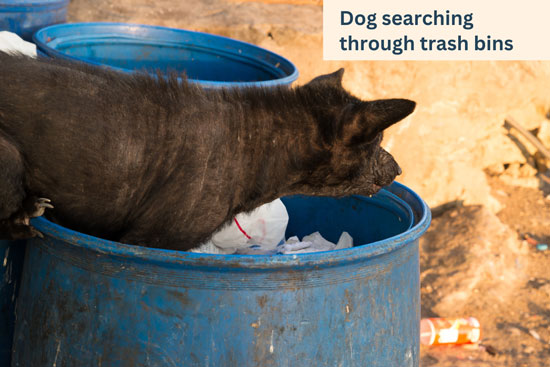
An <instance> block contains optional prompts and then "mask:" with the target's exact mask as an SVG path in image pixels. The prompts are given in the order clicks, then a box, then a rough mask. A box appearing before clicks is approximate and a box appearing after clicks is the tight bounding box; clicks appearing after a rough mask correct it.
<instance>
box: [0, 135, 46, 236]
mask: <svg viewBox="0 0 550 367" xmlns="http://www.w3.org/2000/svg"><path fill="white" fill-rule="evenodd" d="M46 208H53V206H52V205H51V204H50V201H49V200H48V199H43V198H36V197H32V196H31V197H27V194H26V192H25V186H24V164H23V159H22V157H21V154H20V152H19V150H18V149H17V147H16V146H15V145H14V144H13V143H12V142H11V141H10V140H8V139H7V138H5V137H3V136H2V135H0V239H7V240H15V239H24V238H30V237H34V236H41V234H40V232H38V231H37V230H36V229H34V228H33V227H32V226H31V225H30V222H29V219H30V218H33V217H37V216H40V215H42V214H43V213H44V210H45V209H46Z"/></svg>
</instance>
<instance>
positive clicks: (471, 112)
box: [69, 0, 550, 367]
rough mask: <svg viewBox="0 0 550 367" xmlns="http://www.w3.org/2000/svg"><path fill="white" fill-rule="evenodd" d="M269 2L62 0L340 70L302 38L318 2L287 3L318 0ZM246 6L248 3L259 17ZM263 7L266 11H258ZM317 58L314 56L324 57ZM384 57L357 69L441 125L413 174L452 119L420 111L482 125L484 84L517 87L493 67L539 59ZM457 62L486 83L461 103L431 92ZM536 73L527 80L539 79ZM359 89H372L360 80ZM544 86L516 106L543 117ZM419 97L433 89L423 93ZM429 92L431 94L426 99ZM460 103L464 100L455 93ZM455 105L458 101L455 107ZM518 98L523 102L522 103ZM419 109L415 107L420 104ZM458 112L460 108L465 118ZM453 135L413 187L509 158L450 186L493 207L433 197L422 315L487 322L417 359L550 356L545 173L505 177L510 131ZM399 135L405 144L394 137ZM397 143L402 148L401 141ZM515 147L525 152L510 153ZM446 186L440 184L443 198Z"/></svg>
mask: <svg viewBox="0 0 550 367" xmlns="http://www.w3.org/2000/svg"><path fill="white" fill-rule="evenodd" d="M265 2H266V1H264V3H265ZM267 2H269V1H267ZM276 2H277V3H280V4H278V5H277V7H271V8H267V7H265V6H264V5H265V4H262V3H260V2H257V3H256V2H254V1H246V2H238V1H228V2H225V3H224V2H223V1H220V0H201V1H198V2H189V1H188V2H176V1H175V0H161V1H157V2H147V1H143V0H141V1H140V0H120V1H109V0H96V1H88V0H72V1H71V5H70V8H69V21H116V22H134V23H146V24H157V25H164V26H172V27H181V28H187V29H195V30H202V31H210V32H212V33H217V34H222V35H226V36H231V37H234V38H239V39H242V40H245V41H248V42H252V43H256V44H260V45H262V46H264V47H267V48H270V49H272V50H273V51H275V52H283V50H284V49H285V47H290V48H288V49H287V50H286V52H283V54H285V55H289V56H287V57H290V58H291V59H292V60H293V61H295V62H296V63H297V64H298V66H299V69H300V72H301V74H302V77H305V78H309V77H310V75H311V74H312V73H313V72H314V71H313V70H314V69H315V72H317V70H320V69H321V68H333V69H335V66H332V64H330V66H327V65H328V64H327V63H324V64H322V65H324V66H322V67H321V66H318V65H316V64H315V61H314V60H315V59H321V56H319V55H320V50H319V49H314V50H313V49H308V48H307V47H302V46H301V45H305V44H306V41H307V42H310V40H312V39H313V40H315V42H313V43H312V44H313V45H318V44H319V42H320V39H321V38H320V33H319V32H320V25H321V17H320V12H319V11H318V9H316V8H314V5H311V6H310V5H306V6H302V7H300V8H299V9H296V8H292V9H291V8H290V6H291V4H314V3H318V2H317V1H292V0H288V1H276ZM191 4H193V5H191ZM228 4H229V5H228ZM290 11H292V12H293V13H292V14H293V17H289V16H288V12H290ZM198 14H200V15H198ZM247 14H248V16H247ZM250 14H254V17H252V16H251V15H250ZM262 17H264V18H265V19H267V21H268V22H271V25H267V26H266V25H264V24H260V23H261V20H258V19H260V18H262ZM264 18H262V19H263V20H265V19H264ZM252 19H254V21H253V20H252ZM289 19H300V20H302V22H300V24H298V25H296V24H294V25H292V24H290V23H289V22H290V21H289ZM306 19H309V21H306ZM273 23H277V26H273ZM311 37H317V38H311ZM299 42H300V47H295V46H294V48H292V47H293V46H292V44H297V43H299ZM289 45H290V46H289ZM311 55H314V56H311ZM304 60H306V61H304ZM312 60H313V61H312ZM319 65H321V61H320V62H319ZM373 65H374V64H373ZM376 65H380V64H376ZM384 65H385V68H384V69H382V68H377V67H371V68H368V67H367V71H365V72H364V73H371V74H370V75H369V76H368V78H370V79H369V80H370V81H371V82H372V83H371V84H368V85H367V86H371V85H377V86H378V89H376V90H377V91H378V92H380V91H382V92H383V91H386V92H387V91H388V90H390V91H391V90H393V89H396V88H397V87H395V85H397V86H398V87H399V90H403V91H408V93H409V92H410V93H414V94H415V96H413V97H414V98H415V99H416V98H417V97H418V98H419V99H420V103H419V106H420V107H421V106H422V104H424V105H428V107H429V108H430V109H432V110H433V111H432V110H429V109H425V110H424V115H422V116H423V117H422V118H423V119H424V121H423V122H424V123H425V124H426V125H424V127H422V126H421V127H419V128H418V131H419V132H418V135H417V136H419V137H420V138H423V139H424V140H423V141H422V143H423V144H425V143H426V142H427V141H428V140H430V141H432V140H434V139H431V138H429V136H430V134H432V135H433V134H437V137H438V139H439V140H438V139H435V142H434V143H433V145H431V146H429V147H427V148H422V147H421V146H415V147H416V148H418V149H416V150H418V151H419V152H420V153H419V154H420V157H422V156H424V158H416V157H415V159H417V161H412V163H410V164H406V163H405V165H404V166H402V167H403V168H404V170H406V171H407V172H408V174H409V177H411V178H410V180H411V182H413V181H414V179H415V177H414V176H412V173H414V165H415V164H420V163H421V161H422V160H427V159H428V158H427V154H428V153H431V154H435V153H434V149H435V148H434V147H447V146H449V144H450V143H451V141H450V140H449V139H447V140H445V139H446V138H445V135H442V134H443V133H442V131H443V130H442V129H451V122H448V123H447V125H444V124H439V125H437V124H434V126H435V127H434V128H433V129H432V130H429V129H430V128H429V127H428V125H427V120H428V118H429V117H430V116H431V117H432V118H433V120H434V121H439V120H441V121H448V119H449V117H450V116H452V115H453V114H454V115H457V114H463V115H460V116H459V117H457V119H462V120H463V121H465V122H470V121H471V122H472V123H471V126H474V128H475V129H477V126H478V125H479V123H478V122H479V121H480V120H483V119H485V116H486V115H482V114H481V112H480V111H487V106H485V105H483V103H484V102H483V99H481V97H483V94H482V93H483V90H484V89H489V87H488V86H490V85H491V83H494V85H495V86H496V87H495V91H492V92H491V93H494V96H493V95H488V96H487V100H491V101H503V102H502V103H503V104H504V103H507V102H506V100H508V101H515V100H517V98H516V97H515V95H512V94H509V95H507V96H505V97H506V98H504V97H503V96H502V95H500V92H501V91H502V92H503V93H504V92H506V91H509V93H512V92H510V91H514V88H507V87H508V84H509V83H508V82H507V81H500V80H496V79H497V75H499V74H503V73H500V72H499V70H504V69H498V68H505V67H514V68H516V69H517V70H515V69H513V70H512V69H509V70H512V72H513V73H517V75H521V78H520V77H518V78H517V80H519V81H520V82H521V84H520V85H522V86H527V85H528V83H527V82H529V81H530V80H531V79H529V75H530V74H532V75H534V76H536V68H537V67H541V68H542V67H543V66H544V65H539V64H529V65H523V64H521V65H519V64H518V65H519V66H516V65H515V64H513V65H512V64H495V63H478V64H467V63H460V64H458V63H457V64H453V65H451V64H445V63H440V64H433V65H432V64H426V63H424V64H422V63H417V64H410V63H409V64H407V69H409V68H410V69H411V70H413V71H414V75H413V76H412V77H411V78H409V82H408V84H407V83H402V82H401V79H403V78H404V75H405V76H406V74H404V72H403V71H402V70H401V68H402V64H398V63H393V64H384ZM455 65H456V66H457V67H455ZM347 68H348V70H349V69H351V72H354V65H351V66H347ZM457 68H458V69H460V70H462V71H465V70H466V71H467V73H466V72H465V73H463V74H465V75H466V74H471V75H474V76H476V75H478V76H479V77H481V78H486V79H482V80H481V82H482V83H484V85H483V87H481V88H478V89H476V90H475V91H473V92H472V93H470V94H468V95H466V94H464V97H463V98H462V100H460V103H459V102H458V101H459V98H458V97H456V101H457V102H456V103H455V102H453V101H451V100H450V99H449V102H444V101H438V99H441V98H442V96H443V93H433V92H432V89H434V86H439V84H441V85H443V84H444V83H445V80H447V79H449V78H451V77H452V78H455V80H454V82H453V83H454V84H455V85H457V87H456V90H457V92H456V93H458V89H459V88H458V84H460V83H461V81H460V80H458V79H456V78H458V76H459V75H460V73H459V72H458V71H460V70H458V69H457ZM432 69H433V71H432ZM463 69H464V70H463ZM492 69H494V70H495V71H494V74H491V75H489V76H487V75H486V74H487V70H492ZM523 69H525V70H523ZM379 70H380V71H379ZM448 70H452V71H454V70H458V71H456V73H454V72H448ZM506 70H508V69H506ZM440 71H441V73H442V75H444V77H443V79H441V81H440V76H436V77H434V80H433V83H435V84H428V83H426V84H425V87H424V89H425V90H422V88H423V87H422V85H423V84H421V79H422V78H423V77H424V76H426V75H428V76H429V75H431V74H433V73H435V72H440ZM355 72H356V73H359V74H357V75H361V76H362V75H363V74H361V73H363V71H358V67H357V68H356V70H355ZM476 73H477V74H476ZM520 73H522V74H520ZM524 74H525V75H527V76H524ZM445 75H447V76H448V78H447V77H446V76H445ZM534 76H533V78H534V79H533V80H535V79H537V78H535V77H534ZM476 78H477V76H476ZM493 79H495V80H496V81H494V80H493ZM464 80H465V82H463V85H462V89H467V88H469V87H470V84H468V83H469V80H470V79H464ZM369 83H370V82H369ZM499 83H501V84H499ZM402 84H404V86H403V85H402ZM546 86H547V84H545V88H546ZM361 88H362V89H368V88H366V87H365V86H364V85H363V86H361ZM392 88H393V89H392ZM515 89H517V88H515ZM526 91H527V92H529V91H530V90H528V89H526ZM520 92H521V91H520ZM527 92H526V93H527ZM369 93H370V92H369ZM430 93H431V94H430ZM518 93H519V92H518ZM447 94H449V95H451V94H453V95H454V94H455V91H454V89H453V88H451V89H449V92H448V93H447ZM546 95H548V93H546ZM546 95H545V96H542V97H540V96H528V95H527V96H526V97H525V100H526V102H524V104H523V105H521V106H520V107H522V106H527V103H530V105H532V106H535V107H536V108H534V107H533V108H532V110H533V111H534V112H533V113H537V114H540V116H541V119H544V112H543V111H541V109H542V107H541V106H543V103H542V102H540V101H542V100H545V99H547V98H548V96H546ZM426 96H431V97H429V98H427V97H426ZM380 97H383V96H380ZM380 97H378V98H380ZM432 97H433V99H431V98H432ZM449 98H455V97H453V96H451V97H449ZM422 102H423V103H422ZM462 102H465V103H464V104H462ZM455 106H458V107H456V109H455ZM516 107H517V106H516ZM436 108H440V109H441V112H437V111H439V110H437V111H436ZM493 108H494V109H502V110H503V107H501V106H497V107H495V106H493ZM516 109H517V110H518V111H520V110H519V107H517V108H516ZM434 111H435V112H434ZM420 112H421V113H422V111H421V110H420ZM490 112H491V111H490ZM502 112H503V113H504V112H506V111H504V110H503V111H502ZM484 113H485V112H484ZM457 116H458V115H457ZM464 116H466V117H465V118H464ZM499 123H500V122H499ZM414 126H415V125H414V124H413V125H412V127H411V129H413V128H415V127H414ZM469 126H470V125H469ZM399 129H401V128H399ZM422 129H424V130H422ZM463 130H464V129H463ZM466 130H467V129H466ZM403 131H404V132H403V134H404V135H406V134H407V131H405V130H403ZM411 131H412V130H411ZM448 131H449V134H448V135H449V136H452V137H455V136H456V134H458V133H462V131H460V130H457V131H456V132H454V131H452V130H448ZM487 131H488V132H486V133H483V134H480V136H482V138H483V139H485V137H486V136H497V135H498V134H497V133H498V132H499V130H498V127H497V128H490V129H489V130H487ZM400 132H401V130H398V133H400ZM472 134H474V133H472ZM390 135H391V134H390ZM396 135H399V134H396ZM411 136H413V135H411ZM472 136H477V135H472ZM403 139H405V138H403ZM460 139H463V140H464V143H460V144H464V145H465V146H466V145H468V142H470V145H468V149H470V150H469V151H465V150H464V151H462V150H461V151H459V152H454V151H453V152H450V151H449V152H447V151H446V150H445V149H443V150H441V152H443V154H439V155H440V156H442V157H443V158H441V159H439V160H435V161H434V162H435V163H430V164H431V166H426V167H427V168H426V172H428V171H438V170H440V169H441V167H446V166H448V165H449V164H451V163H449V162H447V161H444V159H445V156H446V155H448V156H451V155H453V156H454V157H455V163H453V164H454V166H452V168H451V169H450V170H449V171H450V172H451V173H450V174H449V175H448V176H445V175H446V174H445V173H441V174H438V175H437V176H441V177H442V180H447V181H435V179H436V178H437V177H436V176H434V177H431V178H430V179H426V180H424V177H423V175H424V173H422V172H423V171H422V172H421V171H418V172H419V173H418V175H417V176H418V177H417V178H416V179H417V181H419V182H421V183H422V184H421V185H418V186H422V187H415V186H412V187H413V188H414V189H420V191H421V193H427V194H429V193H431V192H440V191H441V190H442V189H443V188H444V187H446V188H448V189H449V187H451V189H452V188H453V187H454V186H452V184H454V182H457V181H458V178H460V175H462V176H464V175H467V174H470V173H471V172H473V171H471V170H466V168H468V169H469V165H470V163H469V162H470V161H467V160H465V159H464V158H463V157H464V156H465V155H466V154H471V156H472V157H473V158H472V160H471V161H472V162H476V161H479V160H480V159H479V157H484V156H485V155H486V154H485V152H486V151H491V154H492V157H496V158H495V159H493V160H494V161H498V160H499V159H500V158H502V159H501V160H502V161H501V162H500V163H502V164H503V165H504V166H502V167H501V168H500V170H499V169H497V172H495V171H494V170H492V171H491V170H488V171H486V172H485V173H483V172H482V170H481V169H479V174H478V175H477V176H476V178H475V179H472V180H470V179H469V177H465V178H464V177H462V179H463V180H464V181H465V182H466V183H468V184H470V186H468V185H463V187H465V189H464V190H466V194H465V195H463V194H464V193H458V192H457V194H456V197H457V200H460V198H461V196H462V197H463V196H466V197H468V194H471V193H472V190H473V191H474V194H473V195H470V197H474V198H475V197H483V196H489V195H490V196H491V197H492V198H494V199H496V201H497V202H498V203H499V205H497V206H495V205H493V206H492V207H491V208H489V207H488V206H487V205H483V204H482V203H481V204H480V205H471V204H469V205H462V204H461V202H460V201H456V202H449V203H443V204H442V205H438V206H436V207H433V210H434V212H433V214H434V215H433V221H432V225H431V228H430V229H429V230H428V232H427V233H426V235H425V236H424V237H423V238H422V239H421V255H420V256H421V293H422V316H423V317H431V316H442V317H453V316H474V317H476V318H478V319H479V320H480V322H481V325H482V342H481V343H480V344H476V345H469V346H462V347H422V349H421V365H422V366H424V367H426V366H442V367H445V366H456V367H463V366H464V367H466V366H476V367H483V366H491V367H496V366H529V367H535V366H550V270H549V268H550V250H546V251H539V250H537V248H536V246H535V243H549V242H550V196H548V195H549V194H550V187H549V185H548V184H547V183H546V182H545V180H543V179H540V178H539V179H538V185H537V177H540V174H539V176H536V174H537V172H536V170H534V169H533V168H531V169H527V170H525V169H523V168H529V167H527V166H525V167H520V166H521V164H523V163H521V164H520V166H517V164H516V163H517V162H516V163H514V164H516V166H514V167H516V168H518V167H519V168H518V170H520V171H522V172H524V171H527V174H523V175H520V176H521V177H519V178H518V177H514V179H513V180H510V179H506V178H507V177H508V178H509V177H510V175H508V176H506V174H505V172H504V171H506V169H507V168H509V167H507V166H506V165H508V164H509V163H510V160H511V159H512V158H504V156H506V157H509V156H511V155H510V154H507V153H506V154H503V151H501V150H500V151H499V150H498V149H497V148H500V146H502V145H505V144H509V145H510V146H513V145H514V143H515V142H513V141H512V140H508V138H506V137H505V136H504V135H502V139H501V140H492V141H493V142H494V143H493V144H492V145H490V147H489V148H487V146H485V147H481V146H480V144H478V141H476V140H472V139H470V138H462V137H461V138H460ZM454 140H456V139H454ZM409 141H410V142H411V144H418V143H417V142H416V141H418V139H414V138H409ZM415 142H416V143H415ZM454 143H455V142H454V141H453V144H454ZM395 144H396V145H400V144H399V141H397V142H396V143H395ZM401 145H402V144H401ZM436 145H437V146H436ZM478 147H479V149H481V152H482V153H479V151H475V152H474V153H472V152H473V151H474V149H478ZM495 147H496V148H495ZM549 148H550V147H549ZM449 149H451V148H449ZM453 149H454V148H453ZM493 151H494V152H493ZM405 152H406V154H402V157H403V158H402V159H405V158H406V156H407V155H409V154H408V151H405ZM507 152H510V150H508V151H507ZM397 153H398V154H399V152H397ZM484 154H485V155H484ZM518 155H520V154H519V153H518V154H516V155H515V156H518ZM515 156H514V157H515ZM398 158H399V157H398ZM505 159H508V161H505ZM513 159H515V158H513ZM398 161H399V159H398ZM417 162H420V163H417ZM456 162H458V163H456ZM453 170H454V171H453ZM463 172H465V173H463ZM503 172H504V173H503ZM452 175H454V176H452ZM522 180H523V181H522ZM469 181H471V182H469ZM478 182H479V183H480V185H481V184H483V185H485V186H487V183H488V187H489V191H490V194H489V193H487V188H486V187H485V186H484V187H483V190H482V187H481V186H480V187H479V191H478V192H477V193H476V192H475V188H476V185H477V184H478ZM522 182H529V185H527V184H526V185H522ZM533 182H535V185H533ZM524 186H528V187H524ZM536 186H539V187H538V188H537V187H536ZM461 187H462V186H460V185H457V186H456V190H457V191H459V189H460V190H462V189H461ZM472 187H473V189H472ZM451 189H449V190H451ZM468 190H470V191H468ZM480 193H481V194H480ZM476 195H477V196H476ZM423 196H424V194H423ZM448 196H449V195H447V196H444V195H443V194H442V195H440V196H438V198H443V197H448ZM434 197H435V196H434ZM491 200H492V199H491ZM442 201H445V200H442ZM481 201H483V200H481ZM440 202H441V201H439V202H438V204H440ZM491 203H493V204H495V200H492V201H491ZM495 207H499V208H500V210H495V209H494V208H495Z"/></svg>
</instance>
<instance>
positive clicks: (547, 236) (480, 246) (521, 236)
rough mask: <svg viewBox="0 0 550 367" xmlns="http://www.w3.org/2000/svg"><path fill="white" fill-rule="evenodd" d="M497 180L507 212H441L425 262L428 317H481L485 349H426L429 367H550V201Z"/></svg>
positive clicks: (425, 241)
mask: <svg viewBox="0 0 550 367" xmlns="http://www.w3.org/2000/svg"><path fill="white" fill-rule="evenodd" d="M489 180H490V183H491V187H492V190H493V192H494V193H495V195H496V197H497V198H498V199H499V201H500V202H501V203H502V204H504V205H505V207H504V209H503V210H501V211H500V212H499V213H498V214H497V216H494V215H493V214H492V213H490V212H489V211H488V210H487V209H485V208H483V207H481V206H461V205H460V203H456V204H457V205H449V206H448V208H445V207H443V208H441V207H440V208H434V218H433V221H432V225H431V228H430V229H429V230H428V232H427V234H426V235H425V236H424V237H423V238H422V239H421V255H420V256H421V282H422V283H421V294H422V298H421V299H422V317H438V316H441V317H445V316H446V317H453V316H475V317H476V318H478V319H479V321H480V323H481V325H482V341H481V343H480V344H478V345H469V346H463V347H422V349H421V365H422V366H449V367H450V366H457V367H460V366H530V367H531V366H549V365H550V271H549V270H548V266H549V264H550V251H549V250H547V251H539V250H537V249H536V246H535V242H539V243H548V242H550V230H549V228H550V197H546V196H545V192H546V191H547V190H541V189H534V188H523V187H518V186H509V185H507V184H505V183H503V182H502V181H501V180H500V179H499V178H498V177H490V178H489ZM445 209H446V210H445ZM526 236H528V237H530V238H531V239H534V240H535V241H533V240H531V239H530V240H529V241H527V240H525V238H527V237H526Z"/></svg>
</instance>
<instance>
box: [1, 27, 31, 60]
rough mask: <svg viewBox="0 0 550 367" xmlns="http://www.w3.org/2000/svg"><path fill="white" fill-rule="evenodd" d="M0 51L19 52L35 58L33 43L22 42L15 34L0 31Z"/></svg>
mask: <svg viewBox="0 0 550 367" xmlns="http://www.w3.org/2000/svg"><path fill="white" fill-rule="evenodd" d="M0 51H4V52H6V53H14V52H19V53H22V54H24V55H27V56H31V57H36V45H35V44H34V43H31V42H27V41H24V40H23V39H22V38H21V37H19V36H18V35H17V34H15V33H12V32H8V31H0Z"/></svg>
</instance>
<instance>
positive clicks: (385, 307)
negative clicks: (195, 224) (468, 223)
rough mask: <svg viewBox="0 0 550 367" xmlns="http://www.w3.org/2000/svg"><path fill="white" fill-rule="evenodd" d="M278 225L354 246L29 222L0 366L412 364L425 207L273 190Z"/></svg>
mask: <svg viewBox="0 0 550 367" xmlns="http://www.w3.org/2000/svg"><path fill="white" fill-rule="evenodd" d="M283 202H284V203H285V205H286V206H287V209H288V212H289V216H290V221H289V226H288V229H287V236H290V235H295V234H296V235H300V236H302V235H304V234H309V233H311V232H315V231H320V232H321V234H322V235H323V236H324V237H326V238H327V239H329V240H333V241H335V240H336V239H337V236H339V235H340V233H341V231H343V230H345V231H348V232H349V233H350V234H351V235H352V237H353V238H354V241H355V243H356V244H357V245H356V246H355V247H353V248H350V249H344V250H337V251H328V252H321V253H314V254H298V255H277V256H266V255H257V256H253V255H209V254H196V253H187V252H178V251H169V250H159V249H149V248H144V247H135V246H129V245H124V244H119V243H114V242H108V241H104V240H100V239H97V238H93V237H90V236H86V235H83V234H80V233H76V232H74V231H71V230H68V229H66V228H63V227H60V226H58V225H55V224H53V223H50V222H48V221H47V220H46V219H44V218H38V219H35V220H34V225H35V226H36V227H37V228H38V229H39V230H40V231H41V232H42V233H43V234H44V235H45V237H44V239H40V238H37V239H33V240H31V241H29V242H28V247H27V254H26V258H25V266H24V272H23V278H22V285H21V290H20V295H19V297H20V298H19V301H18V304H17V322H16V330H15V338H14V351H13V355H12V357H13V361H12V363H13V366H25V367H27V366H32V367H40V366H52V365H54V366H55V365H56V366H103V367H107V366H108V367H137V366H201V367H202V366H220V367H221V366H242V367H247V366H258V367H260V366H261V367H264V366H319V367H321V366H329V367H334V366H342V367H355V366H357V367H359V366H372V367H387V366H418V363H419V355H418V354H419V320H420V292H419V254H418V239H419V237H420V236H421V235H422V234H423V233H424V231H425V230H426V229H427V227H428V225H429V222H430V212H429V209H428V208H427V206H426V205H425V203H424V202H423V201H422V200H421V199H420V198H419V197H418V196H417V195H416V194H415V193H414V192H412V191H411V190H410V189H408V188H406V187H404V186H402V185H400V184H397V183H394V184H392V185H391V186H390V187H389V188H388V189H387V190H384V191H382V192H381V193H379V194H377V195H375V196H373V197H372V198H367V197H348V198H342V199H333V198H316V197H288V198H283Z"/></svg>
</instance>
